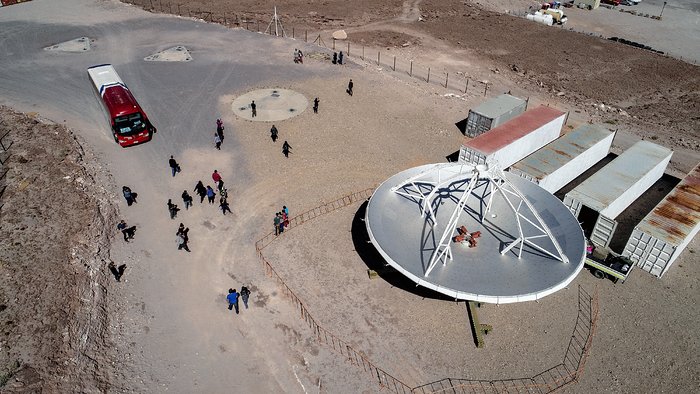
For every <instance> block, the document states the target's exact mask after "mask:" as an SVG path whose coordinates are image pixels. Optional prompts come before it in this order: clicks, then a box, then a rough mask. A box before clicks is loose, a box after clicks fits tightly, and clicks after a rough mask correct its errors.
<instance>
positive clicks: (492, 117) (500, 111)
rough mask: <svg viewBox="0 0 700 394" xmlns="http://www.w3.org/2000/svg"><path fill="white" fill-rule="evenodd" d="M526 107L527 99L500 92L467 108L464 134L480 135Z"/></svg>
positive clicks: (521, 111)
mask: <svg viewBox="0 0 700 394" xmlns="http://www.w3.org/2000/svg"><path fill="white" fill-rule="evenodd" d="M525 109H527V101H525V100H523V99H520V98H517V97H513V96H511V95H509V94H502V95H500V96H498V97H495V98H493V99H491V100H489V101H486V102H484V103H482V104H480V105H478V106H476V107H475V108H472V109H470V110H469V115H468V116H467V119H466V126H465V130H464V134H465V135H467V136H469V137H476V136H478V135H481V134H483V133H485V132H487V131H489V130H491V129H493V128H494V127H497V126H499V125H501V124H503V123H505V122H507V121H509V120H510V119H512V118H514V117H516V116H518V115H520V114H521V113H523V112H525Z"/></svg>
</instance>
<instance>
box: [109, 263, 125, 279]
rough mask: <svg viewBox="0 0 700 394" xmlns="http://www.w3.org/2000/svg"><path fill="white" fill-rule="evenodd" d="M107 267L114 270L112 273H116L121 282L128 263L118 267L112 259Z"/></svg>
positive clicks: (115, 277) (111, 270) (115, 275)
mask: <svg viewBox="0 0 700 394" xmlns="http://www.w3.org/2000/svg"><path fill="white" fill-rule="evenodd" d="M107 267H108V268H109V271H110V272H112V275H114V279H116V280H117V282H121V279H122V275H124V271H125V270H126V264H122V265H120V266H119V267H117V266H116V265H115V264H114V262H113V261H110V262H109V264H108V265H107Z"/></svg>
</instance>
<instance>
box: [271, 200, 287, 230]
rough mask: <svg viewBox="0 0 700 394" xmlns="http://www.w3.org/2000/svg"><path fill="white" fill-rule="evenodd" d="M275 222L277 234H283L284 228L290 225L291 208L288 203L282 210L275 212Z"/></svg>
mask: <svg viewBox="0 0 700 394" xmlns="http://www.w3.org/2000/svg"><path fill="white" fill-rule="evenodd" d="M273 223H274V224H275V235H280V234H282V232H284V229H285V228H286V227H287V226H289V209H287V206H286V205H284V206H283V207H282V211H280V212H277V213H276V214H275V219H274V221H273Z"/></svg>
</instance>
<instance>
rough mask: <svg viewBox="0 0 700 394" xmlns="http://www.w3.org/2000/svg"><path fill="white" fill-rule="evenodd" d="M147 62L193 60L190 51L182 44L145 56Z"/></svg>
mask: <svg viewBox="0 0 700 394" xmlns="http://www.w3.org/2000/svg"><path fill="white" fill-rule="evenodd" d="M143 60H145V61H147V62H189V61H190V60H192V55H190V52H189V51H188V50H187V48H185V47H184V46H182V45H178V46H176V47H172V48H168V49H166V50H164V51H160V52H158V53H154V54H153V55H149V56H146V57H144V58H143Z"/></svg>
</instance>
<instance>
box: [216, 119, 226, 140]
mask: <svg viewBox="0 0 700 394" xmlns="http://www.w3.org/2000/svg"><path fill="white" fill-rule="evenodd" d="M216 135H218V136H219V139H220V140H221V142H224V122H222V121H221V119H217V120H216Z"/></svg>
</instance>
